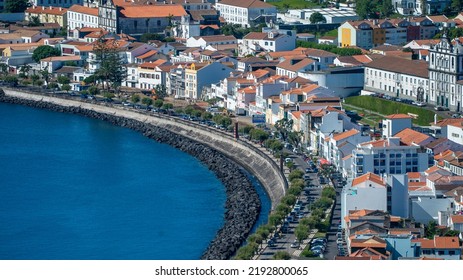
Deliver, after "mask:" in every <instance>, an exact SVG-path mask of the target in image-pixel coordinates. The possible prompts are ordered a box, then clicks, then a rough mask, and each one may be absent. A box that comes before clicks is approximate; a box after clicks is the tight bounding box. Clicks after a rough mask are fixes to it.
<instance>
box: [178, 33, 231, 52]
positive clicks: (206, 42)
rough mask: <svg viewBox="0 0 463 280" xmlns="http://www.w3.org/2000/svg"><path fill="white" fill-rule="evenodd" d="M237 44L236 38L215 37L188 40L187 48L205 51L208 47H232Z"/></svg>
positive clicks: (199, 37)
mask: <svg viewBox="0 0 463 280" xmlns="http://www.w3.org/2000/svg"><path fill="white" fill-rule="evenodd" d="M237 43H238V41H237V40H236V38H235V37H234V36H225V35H215V36H198V37H191V38H188V40H187V41H186V46H187V47H188V48H193V47H201V48H203V49H204V48H206V47H207V46H215V45H232V44H237Z"/></svg>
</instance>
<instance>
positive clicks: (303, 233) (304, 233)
mask: <svg viewBox="0 0 463 280" xmlns="http://www.w3.org/2000/svg"><path fill="white" fill-rule="evenodd" d="M294 235H295V236H296V239H297V240H298V241H299V242H302V240H304V239H306V238H307V237H309V228H308V227H307V226H304V225H301V224H299V225H298V226H297V227H296V229H295V230H294Z"/></svg>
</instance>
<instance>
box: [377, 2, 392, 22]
mask: <svg viewBox="0 0 463 280" xmlns="http://www.w3.org/2000/svg"><path fill="white" fill-rule="evenodd" d="M380 12H381V17H383V18H384V17H388V16H390V15H392V14H393V13H394V6H393V5H392V1H391V0H383V3H382V4H381V9H380Z"/></svg>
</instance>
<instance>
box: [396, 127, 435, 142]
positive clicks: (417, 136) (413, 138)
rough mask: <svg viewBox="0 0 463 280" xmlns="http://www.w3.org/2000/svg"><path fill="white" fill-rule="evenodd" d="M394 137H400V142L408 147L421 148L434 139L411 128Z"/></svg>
mask: <svg viewBox="0 0 463 280" xmlns="http://www.w3.org/2000/svg"><path fill="white" fill-rule="evenodd" d="M394 137H400V141H401V142H402V143H404V144H406V145H408V146H411V145H413V144H415V145H420V146H421V144H422V143H424V142H426V141H429V140H431V139H433V137H432V136H429V135H426V134H424V133H421V132H418V131H415V130H413V129H411V128H406V129H404V130H402V131H400V132H399V133H397V134H396V135H394Z"/></svg>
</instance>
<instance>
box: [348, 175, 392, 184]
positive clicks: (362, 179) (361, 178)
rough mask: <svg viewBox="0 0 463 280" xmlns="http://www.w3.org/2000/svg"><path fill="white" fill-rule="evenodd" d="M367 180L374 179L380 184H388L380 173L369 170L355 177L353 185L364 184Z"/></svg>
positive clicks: (373, 180)
mask: <svg viewBox="0 0 463 280" xmlns="http://www.w3.org/2000/svg"><path fill="white" fill-rule="evenodd" d="M366 181H372V182H374V183H376V184H378V185H381V186H386V184H385V183H384V182H383V180H382V179H381V177H379V176H378V175H376V174H374V173H371V172H368V173H367V174H364V175H362V176H359V177H357V178H355V179H354V180H353V181H352V186H357V185H359V184H362V183H364V182H366Z"/></svg>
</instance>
